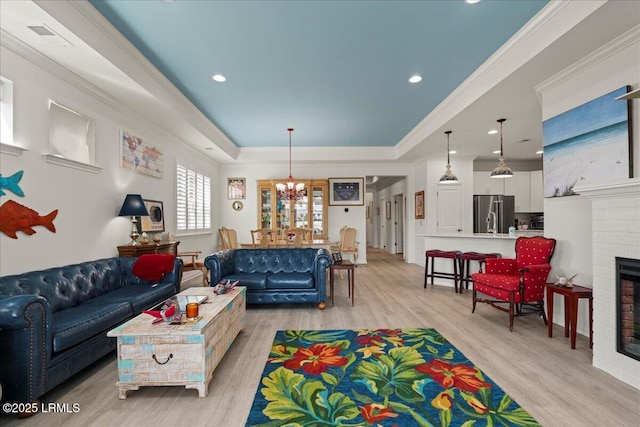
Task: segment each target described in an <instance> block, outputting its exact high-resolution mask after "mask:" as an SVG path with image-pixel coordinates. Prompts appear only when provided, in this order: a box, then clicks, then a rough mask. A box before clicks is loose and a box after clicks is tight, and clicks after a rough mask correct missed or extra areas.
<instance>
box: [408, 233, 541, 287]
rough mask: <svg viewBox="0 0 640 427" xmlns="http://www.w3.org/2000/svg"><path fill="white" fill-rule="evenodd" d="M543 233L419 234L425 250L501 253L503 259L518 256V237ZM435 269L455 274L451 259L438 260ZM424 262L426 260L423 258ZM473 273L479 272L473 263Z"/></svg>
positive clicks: (443, 281) (445, 281)
mask: <svg viewBox="0 0 640 427" xmlns="http://www.w3.org/2000/svg"><path fill="white" fill-rule="evenodd" d="M542 234H543V232H542V231H539V232H533V231H524V230H523V231H518V232H516V236H515V237H513V236H509V235H508V234H496V235H494V234H492V233H473V234H472V233H456V234H417V236H418V237H424V248H423V249H424V250H423V253H424V252H426V251H427V250H428V249H440V250H442V251H460V252H463V253H464V252H480V253H499V254H502V257H503V258H514V257H515V255H516V252H515V246H516V239H517V238H518V237H522V236H524V237H533V236H535V235H542ZM435 261H436V266H435V269H436V270H437V271H442V272H447V273H453V266H452V264H451V260H450V259H436V260H435ZM423 262H424V258H423ZM471 269H472V271H477V263H472V266H471ZM436 284H438V285H443V286H450V287H453V281H452V280H448V279H439V282H436Z"/></svg>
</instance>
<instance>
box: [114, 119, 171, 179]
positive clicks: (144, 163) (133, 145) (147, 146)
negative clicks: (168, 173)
mask: <svg viewBox="0 0 640 427" xmlns="http://www.w3.org/2000/svg"><path fill="white" fill-rule="evenodd" d="M120 166H121V167H123V168H127V169H133V170H134V171H136V172H138V173H141V174H145V175H150V176H153V177H156V178H162V173H163V170H164V155H163V153H162V150H160V148H158V147H157V146H155V145H153V144H151V143H149V142H148V141H145V140H144V139H142V138H140V137H139V136H135V135H131V134H130V133H129V132H127V131H124V130H121V131H120Z"/></svg>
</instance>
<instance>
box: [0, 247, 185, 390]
mask: <svg viewBox="0 0 640 427" xmlns="http://www.w3.org/2000/svg"><path fill="white" fill-rule="evenodd" d="M136 259H137V258H107V259H101V260H96V261H88V262H83V263H81V264H75V265H67V266H64V267H56V268H50V269H47V270H42V271H32V272H28V273H23V274H18V275H13V276H4V277H0V384H2V398H3V400H4V401H6V402H33V401H35V400H37V399H39V398H40V397H41V396H42V395H43V394H44V393H46V392H47V391H49V390H51V389H52V388H53V387H55V386H57V385H58V384H60V383H62V382H63V381H64V380H66V379H67V378H69V377H71V376H72V375H75V374H76V373H77V372H79V371H80V370H82V369H84V368H85V367H87V366H89V365H90V364H92V363H93V362H95V361H96V360H98V359H100V358H101V357H103V356H105V355H106V354H108V353H109V352H111V351H112V350H114V349H115V346H116V340H115V338H107V335H106V333H107V332H108V331H109V330H110V329H112V328H113V327H115V326H117V325H119V324H121V323H123V322H124V321H126V320H128V319H130V318H131V317H133V316H135V315H137V314H139V313H141V312H142V310H144V309H148V308H150V307H152V306H154V305H156V304H158V303H160V302H162V301H164V300H165V299H166V298H168V297H170V296H172V295H175V294H176V293H177V292H178V291H179V290H180V277H181V275H182V260H181V259H179V258H176V260H175V262H174V266H173V271H172V272H170V273H168V274H165V275H164V277H163V278H162V279H161V280H160V281H159V282H149V281H146V280H142V279H139V278H138V277H136V276H134V275H133V273H132V268H133V264H134V263H135V261H136Z"/></svg>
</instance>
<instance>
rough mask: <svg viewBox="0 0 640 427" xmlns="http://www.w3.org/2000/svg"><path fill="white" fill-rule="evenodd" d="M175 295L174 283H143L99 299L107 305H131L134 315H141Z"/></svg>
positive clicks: (107, 294) (129, 286) (118, 290)
mask: <svg viewBox="0 0 640 427" xmlns="http://www.w3.org/2000/svg"><path fill="white" fill-rule="evenodd" d="M174 294H175V288H174V286H173V283H158V284H156V285H155V286H154V284H153V283H141V284H138V285H128V286H123V287H121V288H119V289H116V290H114V291H111V292H108V293H106V294H104V295H100V296H99V297H98V300H99V301H103V302H104V303H105V304H110V303H122V302H125V303H129V304H131V309H132V312H133V314H136V315H137V314H140V313H142V310H146V309H149V308H151V307H153V306H154V305H156V304H158V303H159V302H162V300H163V299H165V298H169V297H171V296H173V295H174Z"/></svg>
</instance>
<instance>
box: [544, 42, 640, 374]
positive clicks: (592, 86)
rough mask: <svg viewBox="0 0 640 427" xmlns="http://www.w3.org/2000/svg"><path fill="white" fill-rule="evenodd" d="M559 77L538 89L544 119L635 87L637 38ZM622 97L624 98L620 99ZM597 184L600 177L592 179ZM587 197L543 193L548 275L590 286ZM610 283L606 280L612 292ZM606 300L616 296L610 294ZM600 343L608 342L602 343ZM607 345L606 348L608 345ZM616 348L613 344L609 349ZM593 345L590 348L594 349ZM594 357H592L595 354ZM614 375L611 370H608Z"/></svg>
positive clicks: (637, 158) (583, 310)
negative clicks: (551, 251)
mask: <svg viewBox="0 0 640 427" xmlns="http://www.w3.org/2000/svg"><path fill="white" fill-rule="evenodd" d="M561 77H562V78H558V79H557V81H555V82H552V83H555V84H549V85H547V88H546V89H545V91H544V92H543V93H542V117H543V120H546V119H549V118H551V117H554V116H556V115H558V114H560V113H563V112H565V111H567V110H569V109H572V108H574V107H576V106H578V105H581V104H584V103H585V102H588V101H590V100H592V99H594V98H597V97H599V96H601V95H603V94H606V93H609V92H611V91H613V90H615V89H617V88H619V87H621V86H624V85H631V86H632V88H633V89H637V88H638V86H639V83H640V41H638V40H637V38H636V40H635V42H634V43H632V44H629V45H627V46H626V47H624V48H622V49H620V50H615V49H612V50H611V54H610V55H608V56H606V57H601V56H599V57H598V58H597V60H595V59H594V60H592V61H590V60H589V58H586V59H585V61H584V63H582V65H581V66H580V67H579V68H576V69H575V70H574V73H573V74H569V75H567V74H566V73H565V74H563V75H562V76H561ZM620 102H625V101H620ZM639 107H640V106H639V105H638V101H633V108H632V117H631V121H632V123H633V124H634V126H633V135H632V141H633V152H634V155H633V157H634V158H633V163H634V164H635V165H636V170H635V172H634V174H635V176H639V175H638V167H640V149H639V148H640V143H639V139H640V131H639V127H638V126H637V124H638V123H640V108H639ZM593 184H599V183H593ZM591 212H592V211H591V203H590V202H589V201H588V200H586V199H585V198H584V197H581V196H571V197H561V198H547V199H545V201H544V213H545V236H547V237H553V238H555V239H557V241H558V246H557V249H556V252H555V255H554V257H553V259H552V260H551V264H552V267H553V270H552V271H551V278H555V275H556V274H557V275H560V276H562V275H573V274H576V273H577V274H578V277H577V278H576V279H575V281H574V282H575V283H576V284H579V285H584V286H587V287H592V284H593V264H592V263H593V255H592V235H593V229H592V213H591ZM614 288H615V286H611V292H614ZM594 293H595V292H594ZM610 301H615V299H614V298H613V297H612V298H611V299H610ZM555 307H556V312H555V313H554V320H556V319H557V322H558V323H560V324H563V319H564V316H563V315H562V314H563V311H562V310H563V309H562V304H561V301H560V300H559V299H558V300H557V301H556V304H555ZM587 311H588V309H587V306H586V302H584V301H582V302H581V305H580V307H579V312H578V315H579V319H578V321H579V324H578V332H580V333H581V334H588V320H587V319H588V317H587ZM599 316H600V314H599V313H598V306H597V305H596V307H595V309H594V319H596V321H598V319H599ZM606 328H607V329H609V331H610V332H611V333H613V332H615V324H608V325H607V326H606ZM599 335H600V336H598V334H596V335H594V347H595V346H598V345H601V344H603V341H602V338H603V337H602V333H600V334H599ZM604 345H609V344H608V343H607V344H604ZM609 350H611V349H609ZM613 351H614V352H615V348H614V349H613ZM596 352H597V350H596V349H595V348H594V355H595V354H596ZM594 362H595V358H594ZM612 374H613V375H616V374H615V373H612Z"/></svg>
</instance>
